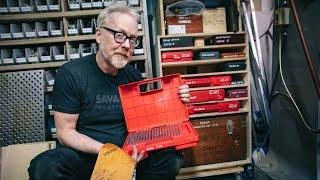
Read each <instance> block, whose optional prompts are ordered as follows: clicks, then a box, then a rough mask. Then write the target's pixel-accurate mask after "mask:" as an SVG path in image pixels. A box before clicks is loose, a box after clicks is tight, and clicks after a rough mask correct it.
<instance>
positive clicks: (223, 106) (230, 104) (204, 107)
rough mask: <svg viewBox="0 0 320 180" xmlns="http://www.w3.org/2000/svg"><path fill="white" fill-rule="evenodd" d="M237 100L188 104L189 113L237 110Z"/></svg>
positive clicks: (238, 104) (238, 106)
mask: <svg viewBox="0 0 320 180" xmlns="http://www.w3.org/2000/svg"><path fill="white" fill-rule="evenodd" d="M239 108H240V102H239V101H227V102H220V103H214V104H201V105H189V106H188V111H189V114H199V113H209V112H228V111H238V110H239Z"/></svg>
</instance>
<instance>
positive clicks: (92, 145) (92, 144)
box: [57, 130, 103, 154]
mask: <svg viewBox="0 0 320 180" xmlns="http://www.w3.org/2000/svg"><path fill="white" fill-rule="evenodd" d="M58 132H59V130H58V131H57V137H58V140H59V142H60V143H61V144H63V145H65V146H69V147H71V148H74V149H77V150H79V151H82V152H86V153H90V154H98V153H99V150H100V148H101V147H102V146H103V144H102V143H100V142H98V141H96V140H94V139H92V138H90V137H88V136H86V135H84V134H81V133H79V132H77V131H76V130H67V131H66V130H65V131H62V132H61V133H58Z"/></svg>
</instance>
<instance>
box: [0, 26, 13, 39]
mask: <svg viewBox="0 0 320 180" xmlns="http://www.w3.org/2000/svg"><path fill="white" fill-rule="evenodd" d="M0 39H1V40H5V39H12V35H11V32H10V24H0Z"/></svg>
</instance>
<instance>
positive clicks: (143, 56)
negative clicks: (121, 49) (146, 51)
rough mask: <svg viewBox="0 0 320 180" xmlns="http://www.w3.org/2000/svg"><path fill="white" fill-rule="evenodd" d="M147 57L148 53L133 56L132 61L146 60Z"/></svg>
mask: <svg viewBox="0 0 320 180" xmlns="http://www.w3.org/2000/svg"><path fill="white" fill-rule="evenodd" d="M146 59H147V56H146V55H139V56H132V58H131V60H132V61H144V60H146Z"/></svg>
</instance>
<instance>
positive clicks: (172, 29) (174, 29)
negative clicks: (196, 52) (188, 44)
mask: <svg viewBox="0 0 320 180" xmlns="http://www.w3.org/2000/svg"><path fill="white" fill-rule="evenodd" d="M185 33H186V25H168V34H185Z"/></svg>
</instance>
